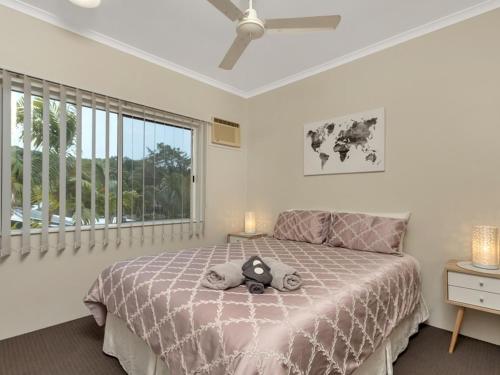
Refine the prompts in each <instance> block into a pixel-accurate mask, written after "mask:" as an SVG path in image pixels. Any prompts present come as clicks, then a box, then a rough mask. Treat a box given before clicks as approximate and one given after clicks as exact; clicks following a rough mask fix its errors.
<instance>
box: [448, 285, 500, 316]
mask: <svg viewBox="0 0 500 375" xmlns="http://www.w3.org/2000/svg"><path fill="white" fill-rule="evenodd" d="M448 299H449V300H450V301H456V302H462V303H466V304H468V305H474V306H480V307H486V308H488V309H493V310H500V295H499V294H495V293H489V292H483V291H480V290H474V289H467V288H460V287H457V286H452V285H450V286H448Z"/></svg>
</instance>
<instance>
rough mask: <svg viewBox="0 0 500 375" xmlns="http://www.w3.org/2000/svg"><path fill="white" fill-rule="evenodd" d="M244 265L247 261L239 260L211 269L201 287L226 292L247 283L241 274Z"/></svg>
mask: <svg viewBox="0 0 500 375" xmlns="http://www.w3.org/2000/svg"><path fill="white" fill-rule="evenodd" d="M243 263H245V259H238V260H232V261H230V262H227V263H223V264H217V265H215V266H212V267H210V268H209V269H208V271H207V273H206V274H205V276H204V277H203V279H202V280H201V285H203V286H204V287H206V288H210V289H216V290H225V289H229V288H235V287H237V286H239V285H241V284H243V283H244V282H245V276H243V274H242V272H241V267H243Z"/></svg>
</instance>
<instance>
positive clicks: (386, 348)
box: [103, 299, 429, 375]
mask: <svg viewBox="0 0 500 375" xmlns="http://www.w3.org/2000/svg"><path fill="white" fill-rule="evenodd" d="M428 318H429V310H428V308H427V305H426V304H425V301H424V300H423V299H421V300H420V303H419V304H418V306H417V307H416V308H415V311H414V312H413V313H412V314H411V315H409V316H408V317H406V318H405V319H404V320H403V321H402V322H401V323H400V324H399V325H398V326H397V327H396V328H394V330H393V331H392V333H391V334H390V336H389V337H388V338H387V340H385V341H384V342H383V343H382V345H380V347H378V348H377V350H375V351H374V352H373V353H372V354H371V355H370V356H369V357H368V358H367V359H366V360H365V362H364V363H363V364H362V365H361V366H360V367H359V368H358V369H357V370H356V371H354V372H353V373H352V375H392V363H393V362H394V361H395V360H396V359H397V358H398V356H399V354H401V353H402V352H403V351H404V350H405V349H406V347H407V346H408V340H409V338H410V336H412V335H414V334H415V333H417V332H418V326H419V324H420V323H423V322H424V321H426V320H427V319H428ZM103 351H104V353H106V354H108V355H110V356H112V357H116V358H117V359H118V361H120V364H121V366H122V367H123V369H124V370H125V371H126V372H127V374H128V375H169V374H170V373H169V371H168V369H167V366H166V365H165V363H164V362H163V361H161V360H160V359H159V358H158V356H157V355H156V354H154V353H153V351H152V350H151V349H150V348H149V346H147V344H146V343H145V342H144V341H143V340H142V339H141V338H139V336H136V335H135V334H134V333H132V332H131V331H130V330H129V329H128V328H127V326H126V324H125V322H124V321H123V320H122V319H120V318H118V317H116V316H115V315H112V314H108V315H107V318H106V328H105V333H104V345H103Z"/></svg>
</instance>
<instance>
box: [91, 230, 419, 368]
mask: <svg viewBox="0 0 500 375" xmlns="http://www.w3.org/2000/svg"><path fill="white" fill-rule="evenodd" d="M251 255H260V256H261V257H274V258H276V259H279V260H280V261H282V262H284V263H287V264H289V265H291V266H294V267H296V269H297V270H298V271H299V273H300V275H301V276H302V278H303V281H304V285H303V287H302V288H301V289H300V290H297V291H294V292H288V293H283V292H278V291H277V290H274V289H271V288H268V289H266V293H265V294H262V295H252V294H249V293H248V292H247V289H246V288H245V287H244V286H241V287H238V288H234V289H231V290H227V291H214V290H209V289H206V288H204V287H202V286H201V285H200V281H201V278H202V276H203V274H204V273H205V271H206V270H207V269H208V267H209V266H210V265H215V264H218V263H221V262H226V261H227V260H230V259H241V258H243V257H248V256H251ZM420 295H421V281H420V271H419V266H418V263H417V261H416V260H415V259H414V258H412V257H411V256H409V255H404V256H402V257H397V256H392V255H387V254H377V253H371V252H363V251H354V250H347V249H341V248H332V247H328V246H324V245H312V244H309V243H304V242H293V241H283V240H276V239H273V238H261V239H257V240H252V241H243V242H240V243H233V244H227V245H220V246H212V247H206V248H196V249H188V250H183V251H180V252H165V253H162V254H159V255H157V256H143V257H139V258H135V259H131V260H127V261H120V262H116V263H115V264H113V265H111V266H110V267H108V268H106V269H105V270H104V271H102V273H101V274H100V275H99V277H98V278H97V280H96V281H95V283H94V284H93V286H92V287H91V289H90V291H89V293H88V295H87V296H86V297H85V299H84V302H85V304H86V305H87V307H88V308H89V309H90V310H91V312H92V314H93V315H94V317H95V319H96V321H97V323H98V324H100V325H103V324H104V322H105V318H106V312H107V311H109V312H110V313H113V314H114V315H117V316H118V317H120V318H121V319H123V320H124V321H125V322H126V323H127V326H128V327H129V329H130V330H132V332H134V333H135V334H137V335H138V336H140V337H141V338H142V339H143V340H144V341H146V343H147V344H148V345H149V346H150V347H151V349H152V350H153V352H154V353H156V354H157V355H159V356H160V358H161V359H162V360H164V361H165V363H166V364H167V367H168V368H169V369H170V371H171V372H172V374H176V375H177V374H237V375H250V374H266V375H281V374H308V375H316V374H350V373H352V372H353V371H354V370H355V369H356V368H358V367H359V366H360V365H361V364H362V363H363V361H364V359H366V358H367V357H368V356H369V355H370V354H371V353H372V352H373V351H374V350H375V349H376V348H377V347H378V345H379V344H380V343H381V342H382V341H383V340H384V339H385V338H387V337H388V336H389V335H390V333H391V332H392V329H393V328H394V327H395V326H396V325H397V324H398V323H399V322H400V321H401V320H402V319H404V318H405V317H406V316H407V315H409V314H410V313H411V312H412V311H413V310H414V309H415V307H416V306H417V304H418V303H419V301H420Z"/></svg>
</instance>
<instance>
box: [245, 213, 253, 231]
mask: <svg viewBox="0 0 500 375" xmlns="http://www.w3.org/2000/svg"><path fill="white" fill-rule="evenodd" d="M245 233H247V234H253V233H255V212H251V211H250V212H245Z"/></svg>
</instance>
